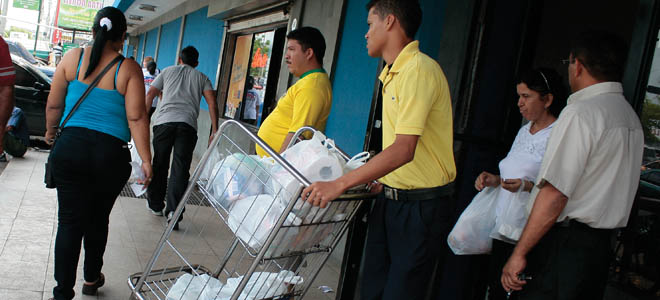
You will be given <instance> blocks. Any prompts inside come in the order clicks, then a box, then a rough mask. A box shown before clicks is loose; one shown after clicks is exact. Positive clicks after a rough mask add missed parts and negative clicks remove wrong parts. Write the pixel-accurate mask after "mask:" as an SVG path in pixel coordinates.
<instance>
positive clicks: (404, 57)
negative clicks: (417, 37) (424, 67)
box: [378, 41, 419, 81]
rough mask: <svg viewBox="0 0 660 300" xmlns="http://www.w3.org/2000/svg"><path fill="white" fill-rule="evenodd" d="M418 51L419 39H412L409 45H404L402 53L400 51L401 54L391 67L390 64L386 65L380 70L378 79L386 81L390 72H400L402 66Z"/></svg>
mask: <svg viewBox="0 0 660 300" xmlns="http://www.w3.org/2000/svg"><path fill="white" fill-rule="evenodd" d="M418 52H419V41H412V42H410V43H408V45H406V46H405V47H403V50H401V53H399V55H398V56H397V57H396V59H395V60H394V63H393V64H392V67H391V68H390V67H389V66H385V68H383V71H381V72H380V76H378V79H380V81H385V78H386V77H387V74H388V73H399V70H401V68H403V66H405V65H406V64H407V63H408V61H409V60H410V59H411V58H412V57H413V56H414V55H415V54H417V53H418Z"/></svg>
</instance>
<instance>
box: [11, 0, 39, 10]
mask: <svg viewBox="0 0 660 300" xmlns="http://www.w3.org/2000/svg"><path fill="white" fill-rule="evenodd" d="M12 6H13V7H16V8H24V9H29V10H39V0H14V3H13V5H12Z"/></svg>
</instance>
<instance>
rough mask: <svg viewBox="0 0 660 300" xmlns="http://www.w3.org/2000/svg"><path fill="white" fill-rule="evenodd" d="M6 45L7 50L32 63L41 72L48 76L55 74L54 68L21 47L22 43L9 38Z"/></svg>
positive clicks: (51, 76)
mask: <svg viewBox="0 0 660 300" xmlns="http://www.w3.org/2000/svg"><path fill="white" fill-rule="evenodd" d="M6 42H7V45H8V46H9V52H10V53H11V54H13V55H17V56H19V57H21V58H22V59H24V60H25V61H27V62H28V63H30V64H32V65H34V66H35V67H37V69H39V70H40V71H41V72H43V73H44V74H46V75H47V76H48V77H49V78H53V75H55V68H53V67H49V66H48V65H47V64H45V63H44V62H43V61H41V60H39V59H37V58H35V57H34V55H32V53H30V51H28V50H27V49H25V47H23V45H22V44H21V43H19V42H15V41H11V40H6Z"/></svg>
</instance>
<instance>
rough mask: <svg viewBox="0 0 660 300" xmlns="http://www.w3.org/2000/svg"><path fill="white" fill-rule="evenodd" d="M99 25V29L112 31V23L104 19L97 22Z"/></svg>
mask: <svg viewBox="0 0 660 300" xmlns="http://www.w3.org/2000/svg"><path fill="white" fill-rule="evenodd" d="M99 25H101V27H105V31H110V29H112V21H110V19H108V18H106V17H104V18H102V19H101V21H99Z"/></svg>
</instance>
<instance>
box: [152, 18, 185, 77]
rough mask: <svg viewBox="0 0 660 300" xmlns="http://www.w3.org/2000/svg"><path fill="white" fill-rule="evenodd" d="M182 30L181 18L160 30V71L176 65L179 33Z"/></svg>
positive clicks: (158, 62)
mask: <svg viewBox="0 0 660 300" xmlns="http://www.w3.org/2000/svg"><path fill="white" fill-rule="evenodd" d="M180 30H181V18H178V19H176V20H174V21H172V22H169V23H167V24H164V25H163V28H162V29H161V30H160V44H159V45H158V61H157V62H156V63H157V64H158V68H159V69H161V70H162V69H165V68H167V67H169V66H172V65H174V59H175V58H176V46H177V43H178V42H179V31H180Z"/></svg>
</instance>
